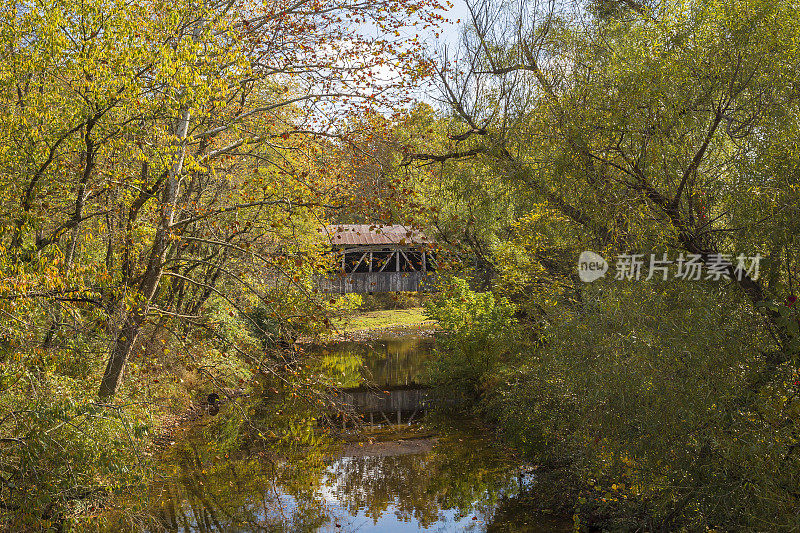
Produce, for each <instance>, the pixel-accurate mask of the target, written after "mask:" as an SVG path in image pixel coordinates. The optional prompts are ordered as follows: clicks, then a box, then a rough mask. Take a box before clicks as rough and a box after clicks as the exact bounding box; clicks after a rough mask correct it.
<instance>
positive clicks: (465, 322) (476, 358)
mask: <svg viewBox="0 0 800 533" xmlns="http://www.w3.org/2000/svg"><path fill="white" fill-rule="evenodd" d="M439 283H440V284H439V287H440V290H439V291H437V292H436V293H434V295H433V296H432V297H431V299H430V301H429V302H428V304H427V307H426V309H427V313H428V315H429V316H430V317H431V318H433V319H435V320H436V321H437V322H438V324H439V327H440V328H441V329H442V333H443V335H442V336H441V338H440V340H439V345H438V348H437V351H438V352H439V357H436V358H434V361H433V363H432V365H431V369H430V374H431V375H430V377H429V381H430V382H432V383H437V387H438V386H441V387H442V388H443V389H444V394H445V395H447V394H455V395H456V397H457V398H461V399H463V400H466V401H468V402H474V401H476V400H478V399H479V398H480V397H481V396H482V394H483V393H484V392H485V390H486V388H487V387H488V386H489V382H490V381H493V380H494V379H495V377H496V373H497V371H498V370H499V368H500V365H501V364H503V363H505V364H508V363H510V362H512V361H513V360H514V359H515V358H516V356H517V355H518V353H517V352H518V350H519V346H520V343H521V342H522V341H523V339H524V337H523V335H522V331H521V330H520V329H519V328H518V327H517V322H516V320H515V318H514V307H513V306H512V305H511V304H510V303H509V302H508V301H506V300H505V299H504V298H496V297H495V296H494V295H493V294H492V293H491V292H475V291H472V290H471V289H470V288H469V286H468V284H467V282H466V281H465V280H463V279H460V278H457V277H449V278H444V277H442V278H441V279H440V282H439Z"/></svg>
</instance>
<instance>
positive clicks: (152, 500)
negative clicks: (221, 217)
mask: <svg viewBox="0 0 800 533" xmlns="http://www.w3.org/2000/svg"><path fill="white" fill-rule="evenodd" d="M431 347H432V342H431V340H430V339H413V338H407V337H406V338H398V339H381V340H377V341H374V342H371V343H369V344H362V343H339V344H336V345H328V346H325V347H320V348H318V350H319V352H318V353H324V356H323V357H324V358H326V359H327V360H328V365H327V367H328V369H329V370H330V371H331V372H335V373H337V374H340V376H341V379H340V381H341V382H342V384H343V385H344V386H350V385H357V384H359V383H363V382H364V381H365V380H369V381H372V382H375V383H377V384H388V385H403V384H409V383H414V382H416V381H417V380H419V378H420V377H421V372H422V368H423V363H424V361H425V359H426V358H428V357H430V352H431ZM323 351H324V352H323ZM355 362H358V364H356V363H355ZM218 423H219V421H215V423H214V424H211V425H209V426H207V427H205V428H202V427H201V428H199V429H198V428H196V429H195V431H194V432H193V434H192V436H187V437H186V438H184V439H181V440H180V441H179V442H176V444H175V446H173V447H172V449H171V451H170V452H168V453H167V454H166V455H165V456H164V457H163V458H162V461H161V464H162V465H163V471H162V472H161V474H162V476H161V480H160V481H158V482H156V483H154V484H153V485H152V486H151V487H150V488H149V490H147V491H145V493H143V494H131V495H129V496H128V498H127V500H126V501H127V502H128V503H127V505H128V506H129V507H130V508H131V509H133V508H135V507H136V506H137V505H138V506H139V507H140V508H141V507H142V506H144V507H145V508H147V509H148V512H147V513H141V512H138V513H134V512H129V513H126V512H124V511H120V512H117V513H109V515H108V516H107V517H106V520H105V524H104V527H103V529H105V530H107V531H118V530H123V529H129V530H130V529H139V530H148V531H163V530H166V531H181V532H206V531H232V532H262V531H264V532H266V531H287V532H306V531H307V532H317V531H318V532H356V531H357V532H360V533H364V532H394V533H405V532H416V531H442V532H450V531H453V532H456V531H486V530H487V529H488V530H489V531H512V530H513V531H534V532H540V531H557V530H564V531H568V530H569V526H568V524H565V523H564V521H555V522H548V521H547V520H546V519H542V518H541V517H540V518H538V519H533V520H531V521H530V524H529V525H528V526H526V527H525V528H522V529H521V528H520V527H519V526H514V529H507V528H503V527H499V526H498V524H493V523H492V522H493V519H494V517H495V516H496V515H497V514H498V509H503V510H504V511H505V512H504V513H503V514H504V515H507V514H508V508H509V506H513V502H514V501H515V500H514V498H515V497H516V496H517V495H518V494H519V493H520V491H521V490H525V487H526V482H525V481H524V478H523V477H521V476H520V471H521V470H520V469H521V465H520V464H519V462H518V461H517V460H516V459H515V458H514V457H513V456H512V455H511V454H510V453H509V452H507V451H505V450H501V449H499V448H497V447H495V446H493V445H491V444H490V441H491V440H492V439H491V437H490V435H487V434H486V433H484V432H481V431H480V430H478V429H476V428H475V427H474V426H471V424H467V423H461V424H450V425H447V426H442V425H441V423H439V424H437V426H436V427H433V426H431V425H427V424H414V425H413V426H410V427H409V426H408V425H405V424H403V425H401V426H396V427H389V428H386V427H384V428H382V429H380V430H376V432H375V433H374V434H371V435H368V436H364V435H363V434H362V435H360V436H356V435H351V436H350V437H351V438H350V440H351V442H349V443H348V444H346V445H345V446H344V447H342V446H341V445H336V444H329V445H322V444H320V445H319V446H314V447H307V446H306V447H302V448H298V449H297V450H296V451H295V452H294V453H289V454H288V455H286V454H282V455H281V456H280V458H279V459H276V458H275V456H269V455H267V454H265V453H264V452H263V451H261V452H259V451H258V450H256V449H247V447H245V449H241V447H240V448H239V451H238V452H236V453H233V452H231V453H228V454H224V453H221V452H220V451H219V450H220V448H219V446H217V445H215V444H214V440H215V438H218V437H219V433H220V431H223V430H221V429H220V428H219V427H218V425H217V424H218ZM459 425H460V426H461V427H457V426H459ZM465 426H467V427H465ZM368 437H370V438H368ZM370 440H371V441H372V442H370ZM125 506H126V504H123V505H122V506H121V507H123V508H124V507H125ZM142 516H149V518H142ZM519 523H523V522H519Z"/></svg>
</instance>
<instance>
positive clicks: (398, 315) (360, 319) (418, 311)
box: [333, 307, 434, 332]
mask: <svg viewBox="0 0 800 533" xmlns="http://www.w3.org/2000/svg"><path fill="white" fill-rule="evenodd" d="M333 322H334V326H335V327H336V329H337V330H339V331H342V332H347V331H361V330H368V329H382V328H391V327H396V326H413V325H422V324H433V323H434V321H433V320H430V319H429V318H428V317H427V316H426V315H425V309H423V308H422V307H414V308H411V309H387V310H382V311H370V312H368V313H361V314H358V315H354V316H348V317H342V318H338V319H336V320H334V321H333Z"/></svg>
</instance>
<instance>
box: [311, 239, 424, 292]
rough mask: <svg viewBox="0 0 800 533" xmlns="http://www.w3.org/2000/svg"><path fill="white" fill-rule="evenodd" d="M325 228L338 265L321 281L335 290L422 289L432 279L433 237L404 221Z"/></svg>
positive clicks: (322, 284)
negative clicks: (400, 223) (394, 223)
mask: <svg viewBox="0 0 800 533" xmlns="http://www.w3.org/2000/svg"><path fill="white" fill-rule="evenodd" d="M320 231H322V232H324V233H325V234H326V235H327V237H328V239H329V240H330V243H331V249H332V251H333V252H334V253H335V254H336V265H337V267H338V268H337V269H336V270H335V271H334V272H332V273H330V274H329V275H328V276H326V277H325V278H324V279H322V280H321V281H320V288H321V289H322V290H323V291H325V292H332V293H339V294H345V293H371V292H398V291H419V290H423V288H424V286H425V284H426V283H428V284H429V283H431V282H432V281H433V278H432V273H433V272H434V271H435V266H436V263H435V256H434V253H433V244H434V243H433V241H432V240H431V239H430V238H428V237H427V236H426V235H425V234H424V233H422V232H420V231H417V230H413V229H411V228H408V227H406V226H402V225H381V224H334V225H330V226H325V227H324V228H322V229H321V230H320Z"/></svg>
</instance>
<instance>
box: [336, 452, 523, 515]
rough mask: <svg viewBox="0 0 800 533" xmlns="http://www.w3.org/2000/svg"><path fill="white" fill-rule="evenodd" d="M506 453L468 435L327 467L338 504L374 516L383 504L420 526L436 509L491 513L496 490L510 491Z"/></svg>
mask: <svg viewBox="0 0 800 533" xmlns="http://www.w3.org/2000/svg"><path fill="white" fill-rule="evenodd" d="M511 470H512V468H511V467H510V466H509V462H508V458H507V457H501V456H500V454H499V453H498V452H497V451H496V450H493V449H491V448H490V447H489V446H486V445H485V444H483V443H480V442H477V441H474V440H472V439H464V440H462V441H459V439H457V438H450V439H446V440H443V441H440V442H439V443H438V444H437V446H436V447H435V448H434V451H433V452H431V453H429V454H420V455H401V456H395V457H348V458H345V459H343V460H341V461H338V462H337V463H335V464H334V465H333V466H332V467H331V472H332V473H331V475H330V478H331V480H332V482H331V484H332V487H333V489H334V491H335V493H336V495H337V498H338V499H339V500H340V501H341V502H342V505H343V506H344V507H345V508H346V509H347V510H348V511H349V512H350V513H351V514H355V513H357V512H358V511H359V510H363V511H364V514H366V516H368V517H370V518H372V519H374V520H375V521H377V519H378V518H379V517H380V516H381V515H382V514H383V513H385V512H386V510H387V509H388V508H389V506H390V505H391V506H393V510H394V511H395V512H396V513H397V514H398V516H399V518H401V519H403V520H410V519H414V520H417V521H418V522H419V523H420V525H421V526H422V527H428V526H430V525H431V524H433V523H435V522H436V521H437V520H438V518H439V513H440V511H442V510H447V509H458V510H459V511H460V513H462V514H466V513H470V512H471V513H477V514H480V515H482V516H488V515H489V514H491V509H492V508H493V507H494V504H495V503H496V502H497V500H498V498H499V496H500V495H501V494H506V495H513V494H515V492H516V490H517V486H516V484H515V483H513V476H512V472H511Z"/></svg>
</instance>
